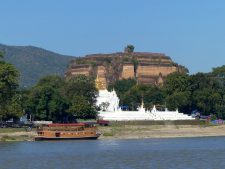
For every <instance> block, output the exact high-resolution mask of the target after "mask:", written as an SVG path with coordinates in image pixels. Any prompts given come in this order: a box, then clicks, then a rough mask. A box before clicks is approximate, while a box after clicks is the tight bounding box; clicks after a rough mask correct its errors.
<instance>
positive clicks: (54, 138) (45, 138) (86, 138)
mask: <svg viewBox="0 0 225 169" xmlns="http://www.w3.org/2000/svg"><path fill="white" fill-rule="evenodd" d="M98 137H99V136H91V137H35V141H47V140H49V141H50V140H96V139H98Z"/></svg>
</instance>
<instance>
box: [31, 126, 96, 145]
mask: <svg viewBox="0 0 225 169" xmlns="http://www.w3.org/2000/svg"><path fill="white" fill-rule="evenodd" d="M99 136H100V133H99V132H98V130H97V127H96V126H95V125H94V124H92V123H72V124H59V123H58V124H48V125H45V126H42V127H39V128H38V129H37V136H36V137H35V141H40V140H76V139H97V138H98V137H99Z"/></svg>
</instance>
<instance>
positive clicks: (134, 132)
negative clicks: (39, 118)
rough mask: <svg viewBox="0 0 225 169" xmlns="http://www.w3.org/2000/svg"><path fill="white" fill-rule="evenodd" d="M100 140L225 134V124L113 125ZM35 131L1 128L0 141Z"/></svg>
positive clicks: (21, 138) (28, 138) (28, 137)
mask: <svg viewBox="0 0 225 169" xmlns="http://www.w3.org/2000/svg"><path fill="white" fill-rule="evenodd" d="M99 130H100V132H101V133H102V135H101V136H100V137H99V139H100V140H110V139H142V138H173V137H206V136H225V125H220V126H207V125H112V126H107V127H102V126H100V127H99ZM35 135H36V132H35V131H31V132H26V131H23V130H19V131H17V130H13V131H7V130H2V129H0V141H33V140H34V136H35Z"/></svg>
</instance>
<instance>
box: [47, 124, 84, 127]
mask: <svg viewBox="0 0 225 169" xmlns="http://www.w3.org/2000/svg"><path fill="white" fill-rule="evenodd" d="M47 126H49V127H59V126H85V123H53V124H48V125H47Z"/></svg>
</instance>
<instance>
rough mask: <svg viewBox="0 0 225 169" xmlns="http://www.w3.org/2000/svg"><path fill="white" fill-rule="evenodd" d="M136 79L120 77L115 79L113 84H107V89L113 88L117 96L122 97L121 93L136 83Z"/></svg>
mask: <svg viewBox="0 0 225 169" xmlns="http://www.w3.org/2000/svg"><path fill="white" fill-rule="evenodd" d="M136 83H137V82H136V80H135V79H131V78H129V79H122V80H118V81H116V82H115V83H114V84H112V85H109V86H108V90H109V91H112V90H113V89H115V91H116V93H117V95H118V96H119V98H121V97H122V95H123V94H125V93H126V92H127V91H128V90H130V89H131V88H132V87H133V86H135V85H136Z"/></svg>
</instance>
